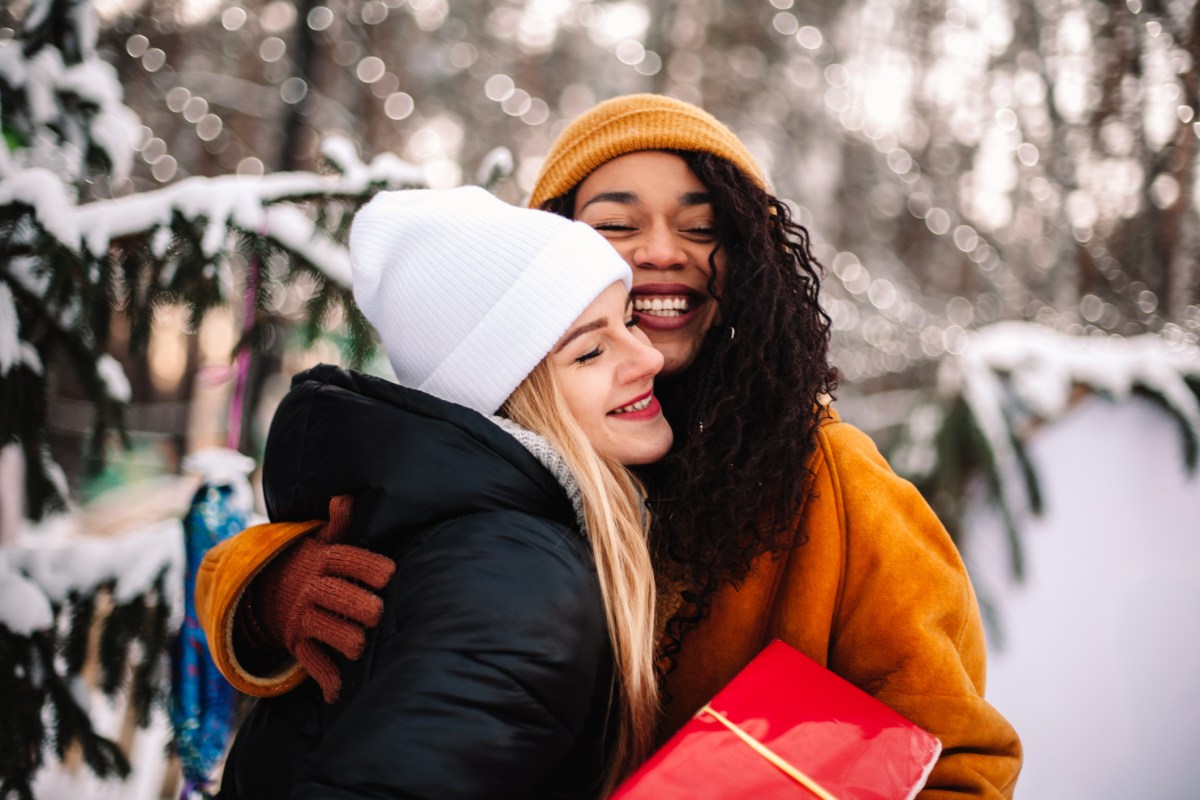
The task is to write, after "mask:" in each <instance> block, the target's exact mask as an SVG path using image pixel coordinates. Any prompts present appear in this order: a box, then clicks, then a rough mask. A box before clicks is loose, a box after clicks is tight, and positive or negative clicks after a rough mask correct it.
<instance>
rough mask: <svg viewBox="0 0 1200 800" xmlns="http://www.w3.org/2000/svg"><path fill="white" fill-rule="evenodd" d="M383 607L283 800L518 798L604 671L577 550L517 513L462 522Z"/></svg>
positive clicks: (407, 560)
mask: <svg viewBox="0 0 1200 800" xmlns="http://www.w3.org/2000/svg"><path fill="white" fill-rule="evenodd" d="M385 609H386V611H385V620H384V622H383V623H382V624H381V626H380V631H379V634H378V636H377V638H376V639H375V640H374V642H373V645H372V651H371V653H369V654H368V657H366V658H364V659H362V661H361V662H359V663H358V664H357V665H356V668H357V669H359V670H360V671H361V675H355V674H353V673H352V674H350V675H348V676H347V691H346V701H345V705H344V707H343V708H341V709H340V710H339V711H338V713H337V715H336V718H335V719H334V720H333V721H332V722H331V723H330V725H329V727H328V728H327V729H326V730H325V732H324V733H323V735H322V737H321V744H320V745H319V746H318V748H317V749H316V751H315V752H314V753H313V756H312V758H311V760H310V761H309V764H308V767H307V768H306V770H305V773H304V774H303V775H302V777H301V781H300V785H299V786H298V787H297V788H296V789H295V790H294V791H293V793H292V794H291V797H293V798H317V797H320V798H331V799H338V798H360V797H362V798H365V797H382V796H386V797H405V798H446V799H448V800H452V799H453V798H478V797H489V798H502V797H525V796H528V794H529V793H530V790H531V789H532V788H533V787H536V786H537V785H538V784H539V783H540V782H542V781H544V780H545V779H546V778H547V776H548V775H549V774H550V773H551V772H553V771H554V769H555V767H556V766H557V765H559V764H560V763H561V762H562V761H563V759H564V757H565V756H566V755H567V753H568V752H569V751H570V750H571V748H572V746H573V745H574V744H575V741H576V739H577V738H578V737H579V735H580V732H581V730H582V729H583V727H584V723H585V720H586V719H587V717H588V713H589V711H590V710H591V706H592V700H593V697H594V689H595V688H596V685H595V684H596V681H597V680H600V679H602V678H601V677H600V676H602V675H603V676H608V675H609V674H610V673H609V672H608V671H607V668H605V669H602V665H605V664H608V663H609V661H610V660H611V655H610V653H611V651H610V649H609V645H608V634H607V628H606V623H605V617H604V609H603V602H602V599H601V596H600V589H599V584H598V582H597V578H596V574H595V570H594V568H593V566H592V563H591V558H590V555H589V554H588V553H587V550H586V544H585V543H583V542H582V540H580V539H579V537H578V534H576V533H574V532H572V531H570V530H569V529H567V528H563V527H560V526H555V525H550V524H548V523H546V522H545V521H544V520H538V519H535V518H531V517H528V516H526V515H523V514H517V513H511V512H494V513H487V514H478V515H474V516H471V517H466V518H464V519H461V520H458V521H455V522H453V523H450V524H448V525H445V526H442V527H440V528H438V529H436V530H435V531H434V532H433V533H432V534H431V535H430V536H429V538H428V539H427V540H425V541H423V542H421V543H420V544H418V546H417V547H415V549H414V550H413V551H412V552H410V553H409V554H407V555H406V556H404V557H402V558H401V559H400V561H399V563H398V568H397V573H396V576H395V577H394V578H393V581H392V584H391V585H390V586H389V588H388V595H387V597H386V599H385Z"/></svg>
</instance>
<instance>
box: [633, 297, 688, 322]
mask: <svg viewBox="0 0 1200 800" xmlns="http://www.w3.org/2000/svg"><path fill="white" fill-rule="evenodd" d="M691 307H692V303H691V300H690V299H689V298H688V297H687V296H685V295H655V296H654V297H649V296H646V295H642V296H641V297H635V298H634V299H633V310H634V311H636V312H638V313H639V314H649V315H651V316H654V317H681V316H683V315H684V314H686V313H688V311H690V310H691Z"/></svg>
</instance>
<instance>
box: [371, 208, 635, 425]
mask: <svg viewBox="0 0 1200 800" xmlns="http://www.w3.org/2000/svg"><path fill="white" fill-rule="evenodd" d="M350 264H351V271H352V284H353V291H354V300H355V302H357V303H358V306H359V308H361V309H362V311H363V313H364V314H365V315H366V317H367V319H368V320H369V321H370V323H371V324H372V325H373V326H374V327H375V330H376V331H378V333H379V338H380V340H381V341H382V343H383V348H384V350H385V351H386V352H387V355H388V360H389V361H391V364H392V369H393V370H395V373H396V380H397V382H399V383H400V384H401V385H403V386H407V387H410V388H413V389H419V390H421V391H423V392H426V393H428V394H431V395H434V396H435V397H440V398H441V399H443V400H449V401H450V402H453V403H458V404H460V405H464V406H467V407H468V408H472V409H474V410H476V411H478V412H480V413H481V414H493V413H495V412H496V411H497V410H498V409H499V408H500V406H501V405H503V404H504V401H505V400H507V399H508V396H509V395H510V394H512V392H513V390H514V389H516V388H517V386H518V385H519V384H520V383H521V381H523V380H524V379H525V377H526V376H527V375H529V373H530V372H531V371H532V370H533V368H534V367H536V366H537V364H538V362H539V361H541V360H542V359H543V358H544V357H545V356H546V355H547V354H548V353H549V352H550V349H551V348H552V347H553V346H554V345H555V343H557V342H558V340H559V339H560V338H562V335H563V334H564V333H566V332H567V330H568V328H569V327H570V325H571V323H573V322H574V321H575V320H576V319H577V318H578V317H579V315H580V314H582V313H583V311H584V309H585V308H587V307H588V305H590V304H591V302H592V301H593V300H594V299H596V297H597V296H598V295H599V294H600V293H601V292H603V291H604V290H605V289H607V288H608V287H609V286H611V285H612V284H614V283H616V282H617V281H621V282H622V283H624V284H625V288H626V289H628V288H629V287H630V284H631V281H632V279H631V275H630V271H629V267H628V266H627V265H626V264H625V262H624V260H622V259H621V257H620V256H619V255H617V252H616V251H615V250H613V248H612V246H611V245H610V244H608V242H606V241H605V240H604V238H603V237H602V236H601V235H600V234H598V233H596V232H595V231H594V230H592V229H591V228H590V227H588V226H587V225H585V224H583V223H581V222H572V221H570V220H567V219H564V218H563V217H560V216H557V215H554V214H550V213H548V212H545V211H535V210H532V209H527V208H519V207H517V206H513V205H509V204H508V203H505V202H504V201H502V200H499V199H497V198H496V197H493V196H492V195H491V194H490V193H488V192H487V191H486V190H484V189H481V188H479V187H476V186H466V187H461V188H458V189H413V190H405V191H396V192H380V193H379V194H377V195H376V196H375V197H374V198H372V199H371V201H370V202H369V203H367V204H366V205H365V206H363V208H362V209H361V210H360V211H359V212H358V214H357V215H356V216H355V217H354V222H353V224H352V225H351V227H350Z"/></svg>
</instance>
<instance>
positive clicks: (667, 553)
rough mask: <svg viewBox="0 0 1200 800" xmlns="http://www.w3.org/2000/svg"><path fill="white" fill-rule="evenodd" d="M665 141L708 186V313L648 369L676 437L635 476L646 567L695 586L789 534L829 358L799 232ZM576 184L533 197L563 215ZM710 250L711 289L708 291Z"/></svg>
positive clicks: (756, 197)
mask: <svg viewBox="0 0 1200 800" xmlns="http://www.w3.org/2000/svg"><path fill="white" fill-rule="evenodd" d="M668 152H673V153H675V154H676V155H679V156H680V157H682V158H683V159H684V161H686V162H687V165H688V167H689V168H690V169H691V170H692V172H693V173H694V174H695V175H696V177H697V178H699V179H700V181H701V182H702V183H703V184H704V185H705V187H707V189H708V191H709V193H710V194H711V196H712V203H713V207H714V211H715V217H716V218H715V224H716V231H717V242H718V244H717V247H716V248H714V250H713V252H712V253H711V254H710V255H709V265H710V267H711V268H712V272H711V276H710V278H709V286H708V289H709V293H710V294H711V295H712V296H713V297H714V298H715V299H716V301H717V304H718V307H719V308H720V312H721V314H720V318H721V323H720V324H719V325H716V326H714V327H713V329H712V330H710V331H709V333H708V335H707V337H706V339H705V341H704V343H703V345H702V347H701V350H700V353H699V354H698V356H697V358H696V360H695V362H694V363H693V365H692V366H691V367H689V368H688V369H687V370H686V371H685V372H684V373H683V374H681V375H678V376H673V377H672V378H670V379H661V378H660V379H659V382H658V385H659V392H658V394H659V397H660V400H661V402H662V404H663V409H664V413H665V414H666V417H667V420H668V421H669V422H670V423H671V427H672V428H673V429H674V430H675V442H676V444H675V447H674V448H673V450H672V452H671V454H670V455H668V456H667V458H665V459H663V460H662V461H660V462H659V463H658V464H656V465H653V466H651V467H648V468H644V469H642V470H639V474H640V475H641V476H642V477H643V479H644V480H645V481H646V484H647V486H648V488H649V490H650V500H651V505H652V508H653V510H654V523H655V524H654V533H653V537H652V538H653V541H652V543H651V548H652V552H653V555H654V558H655V568H656V570H657V572H658V573H659V575H660V576H664V577H668V578H670V579H673V580H678V581H682V582H685V583H687V584H689V585H691V586H693V587H703V590H702V592H701V594H702V595H705V596H708V595H711V594H712V592H713V591H715V588H716V587H717V586H719V585H720V584H722V583H727V582H735V583H736V582H740V581H742V580H744V579H745V578H746V576H747V575H748V574H749V571H750V567H751V564H752V562H753V561H754V559H755V558H756V557H757V556H759V555H761V554H763V553H764V552H768V551H775V550H780V549H783V548H786V547H788V546H790V545H792V544H795V543H797V542H794V539H793V535H794V534H793V532H794V528H795V521H796V517H797V515H798V513H799V510H800V506H801V505H802V503H803V502H804V495H805V492H806V491H807V488H806V486H807V480H806V478H807V464H808V460H809V457H810V456H811V455H812V452H813V450H814V448H815V446H816V443H815V439H816V428H817V424H818V421H819V409H820V405H819V401H818V397H819V396H820V395H821V394H830V395H832V393H833V391H834V390H835V389H836V387H837V383H838V378H839V375H838V372H837V370H836V369H834V368H833V367H832V366H831V365H830V363H829V333H830V319H829V316H828V315H827V314H826V313H825V312H824V311H823V310H822V309H821V306H820V304H819V302H818V294H819V291H820V275H819V273H820V271H821V270H822V267H821V265H820V264H819V263H818V261H817V260H816V258H815V257H814V256H813V254H812V251H811V249H810V240H809V234H808V231H807V230H806V229H805V228H804V226H802V225H800V224H799V223H797V222H795V221H794V220H793V219H792V216H791V212H790V211H789V209H788V207H787V206H786V205H785V204H784V203H783V202H781V201H780V200H779V199H778V198H776V197H774V196H772V195H770V194H768V193H767V192H766V191H764V190H763V189H762V188H760V187H759V186H758V185H757V184H756V183H755V182H754V181H753V180H751V179H750V178H749V177H748V176H747V175H746V174H745V173H743V172H742V171H741V170H740V169H738V168H737V167H736V166H734V165H733V164H732V163H731V162H729V161H727V160H725V159H723V158H721V157H719V156H715V155H712V154H710V153H699V152H688V151H674V150H672V151H668ZM577 189H578V187H575V189H572V190H571V192H569V193H567V194H566V195H564V196H562V197H558V198H553V199H551V200H549V201H547V202H546V203H545V204H544V205H543V208H545V209H546V210H549V211H554V212H556V213H559V214H563V215H564V216H571V215H572V214H573V212H574V208H575V192H576V190H577ZM722 251H723V253H724V256H725V267H724V269H725V291H724V292H723V293H722V294H718V292H717V291H716V274H717V273H716V257H717V253H718V252H722ZM705 599H706V598H703V597H702V598H701V599H700V603H701V605H704V604H705ZM700 613H703V609H701V610H700Z"/></svg>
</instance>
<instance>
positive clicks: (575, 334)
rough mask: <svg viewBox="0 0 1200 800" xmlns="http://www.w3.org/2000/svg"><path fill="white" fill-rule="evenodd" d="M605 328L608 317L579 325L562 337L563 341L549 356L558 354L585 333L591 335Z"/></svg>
mask: <svg viewBox="0 0 1200 800" xmlns="http://www.w3.org/2000/svg"><path fill="white" fill-rule="evenodd" d="M607 327H608V317H601V318H600V319H594V320H592V321H591V322H588V323H586V324H584V325H580V326H579V327H578V328H575V329H573V330H572V331H570V332H569V333H568V334H567V335H566V336H564V337H563V340H562V341H561V342H559V343H558V344H557V345H556V346H555V348H554V351H553V353H551V355H553V354H554V353H558V352H560V351H561V350H562V349H563V348H564V347H566V346H567V345H569V344H570V343H571V342H573V341H575V340H576V339H578V338H579V337H580V336H583V335H584V334H585V333H591V332H592V331H598V330H600V329H601V328H607Z"/></svg>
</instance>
